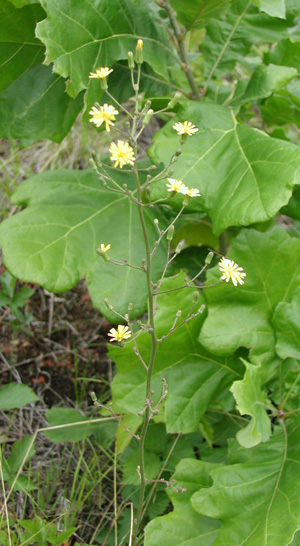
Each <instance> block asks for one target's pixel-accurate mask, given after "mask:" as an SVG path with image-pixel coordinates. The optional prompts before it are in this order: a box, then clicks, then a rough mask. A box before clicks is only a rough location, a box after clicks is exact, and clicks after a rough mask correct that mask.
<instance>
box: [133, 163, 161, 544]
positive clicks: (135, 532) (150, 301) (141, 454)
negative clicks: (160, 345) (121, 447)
mask: <svg viewBox="0 0 300 546" xmlns="http://www.w3.org/2000/svg"><path fill="white" fill-rule="evenodd" d="M133 171H134V175H135V179H136V188H137V201H138V210H139V216H140V222H141V226H142V230H143V235H144V241H145V250H146V269H145V272H146V278H147V292H148V322H149V326H150V329H149V333H150V335H151V355H150V360H149V364H148V370H147V383H146V393H145V394H146V399H145V403H146V409H145V413H144V422H143V427H142V430H141V434H140V442H139V466H140V478H141V487H140V495H139V503H138V508H137V512H136V517H135V521H134V529H133V540H132V546H135V544H136V540H137V536H138V532H139V527H140V524H141V521H142V518H143V505H144V500H145V485H146V479H145V478H146V476H145V461H144V444H145V437H146V434H147V430H148V426H149V421H150V417H151V406H150V404H151V402H150V398H151V379H152V372H153V367H154V361H155V355H156V347H157V338H156V333H155V326H154V298H153V292H152V284H151V251H150V242H149V236H148V232H147V227H146V223H145V218H144V211H143V207H142V190H141V185H140V180H139V174H138V172H137V170H136V169H133Z"/></svg>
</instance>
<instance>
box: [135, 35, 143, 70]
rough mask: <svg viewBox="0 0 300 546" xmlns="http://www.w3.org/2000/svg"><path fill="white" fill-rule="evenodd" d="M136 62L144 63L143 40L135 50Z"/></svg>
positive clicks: (139, 41) (138, 42)
mask: <svg viewBox="0 0 300 546" xmlns="http://www.w3.org/2000/svg"><path fill="white" fill-rule="evenodd" d="M135 61H136V63H137V64H142V63H143V40H138V41H137V44H136V50H135Z"/></svg>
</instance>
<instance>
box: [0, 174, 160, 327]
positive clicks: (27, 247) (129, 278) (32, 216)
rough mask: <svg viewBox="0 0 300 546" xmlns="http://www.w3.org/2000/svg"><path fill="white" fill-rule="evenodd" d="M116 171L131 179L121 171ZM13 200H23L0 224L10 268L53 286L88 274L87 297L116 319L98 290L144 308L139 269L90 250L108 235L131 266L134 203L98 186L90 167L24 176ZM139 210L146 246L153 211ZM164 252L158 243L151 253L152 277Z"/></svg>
mask: <svg viewBox="0 0 300 546" xmlns="http://www.w3.org/2000/svg"><path fill="white" fill-rule="evenodd" d="M113 172H114V171H112V173H113ZM116 176H117V175H116ZM119 177H121V181H123V182H125V181H126V182H127V183H128V187H130V184H131V185H132V180H133V179H132V175H131V173H129V172H128V171H127V173H126V172H124V173H120V174H119ZM13 202H14V203H18V204H22V205H26V206H27V208H25V210H23V211H22V212H20V213H19V214H16V215H15V216H12V217H11V218H9V219H8V220H7V221H5V222H3V223H2V225H1V228H0V237H1V243H2V246H3V253H4V260H5V263H6V266H7V268H8V269H9V270H10V271H11V273H12V274H14V275H15V276H16V277H18V278H19V279H21V280H25V281H29V282H35V283H39V284H40V285H41V286H44V287H46V288H47V289H48V290H50V291H53V292H61V291H64V290H68V289H70V288H72V287H73V286H75V285H76V284H77V282H78V281H79V280H80V279H81V278H84V277H87V284H88V288H89V290H90V293H91V295H92V298H93V302H94V305H95V306H96V307H97V308H99V309H101V311H102V312H103V314H104V315H105V316H107V317H109V318H110V319H111V320H112V321H114V322H119V321H120V319H119V317H118V316H116V315H115V314H114V312H113V311H110V310H108V309H107V307H106V305H105V304H104V302H103V300H104V298H109V300H110V301H111V304H112V305H113V306H114V307H115V309H116V310H118V312H120V313H126V312H127V311H128V304H129V302H132V303H133V310H132V316H134V315H139V314H141V313H142V312H143V311H144V310H145V308H146V298H147V287H146V284H145V279H144V275H145V273H144V272H143V271H142V270H140V271H139V270H137V269H132V268H129V267H127V266H123V267H121V266H116V265H112V264H110V263H107V262H104V260H103V259H102V258H101V257H100V256H98V254H97V252H96V249H97V248H98V247H99V245H100V244H101V243H104V244H108V243H110V244H111V245H112V247H111V250H110V255H111V257H112V258H115V259H117V260H121V261H122V262H123V260H124V259H127V260H128V263H129V264H132V265H136V266H140V263H141V260H142V259H143V258H145V246H144V237H143V232H142V229H141V226H140V223H139V216H138V210H137V207H136V206H135V205H133V203H132V201H131V200H130V199H129V198H128V197H126V196H122V195H121V196H119V194H115V193H111V192H109V191H108V190H106V189H103V188H102V186H101V184H100V182H99V177H98V175H97V174H96V173H94V172H92V171H71V170H65V171H64V170H61V171H48V172H45V173H42V174H40V175H37V176H35V177H33V178H31V179H30V180H28V181H26V182H24V183H23V184H22V185H21V186H20V187H19V188H18V189H17V191H16V192H15V194H14V197H13ZM116 218H117V219H118V221H117V222H116ZM145 218H146V223H147V227H148V231H149V236H150V242H151V246H153V245H154V241H155V239H156V234H157V232H156V230H155V226H154V223H153V220H154V218H155V216H154V212H153V211H151V210H148V209H146V208H145ZM163 255H164V245H162V246H160V247H159V249H158V251H157V253H156V259H155V260H153V269H152V272H153V278H158V277H159V275H160V274H161V272H162V270H163V267H164V261H163Z"/></svg>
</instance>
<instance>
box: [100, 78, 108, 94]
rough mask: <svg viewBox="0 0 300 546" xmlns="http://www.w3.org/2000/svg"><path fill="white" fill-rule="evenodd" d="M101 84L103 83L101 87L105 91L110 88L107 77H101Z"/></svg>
mask: <svg viewBox="0 0 300 546" xmlns="http://www.w3.org/2000/svg"><path fill="white" fill-rule="evenodd" d="M100 85H101V89H102V90H103V91H107V89H108V85H107V78H101V80H100Z"/></svg>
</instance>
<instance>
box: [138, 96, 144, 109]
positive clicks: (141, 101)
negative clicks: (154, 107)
mask: <svg viewBox="0 0 300 546" xmlns="http://www.w3.org/2000/svg"><path fill="white" fill-rule="evenodd" d="M142 106H143V95H138V98H137V107H138V110H139V111H140V110H141V109H142Z"/></svg>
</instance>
